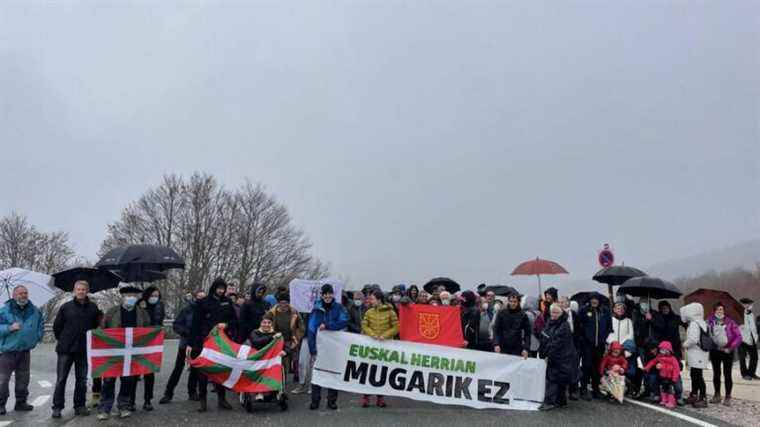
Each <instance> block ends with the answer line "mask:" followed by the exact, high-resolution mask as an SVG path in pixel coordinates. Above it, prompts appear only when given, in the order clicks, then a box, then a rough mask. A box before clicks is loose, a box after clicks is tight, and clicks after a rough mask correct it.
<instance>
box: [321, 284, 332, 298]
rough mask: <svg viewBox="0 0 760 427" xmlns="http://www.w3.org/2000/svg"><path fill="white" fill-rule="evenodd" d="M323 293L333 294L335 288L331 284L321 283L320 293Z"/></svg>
mask: <svg viewBox="0 0 760 427" xmlns="http://www.w3.org/2000/svg"><path fill="white" fill-rule="evenodd" d="M324 294H335V289H333V287H332V285H331V284H329V283H325V284H324V285H322V295H324Z"/></svg>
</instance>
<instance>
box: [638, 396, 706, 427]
mask: <svg viewBox="0 0 760 427" xmlns="http://www.w3.org/2000/svg"><path fill="white" fill-rule="evenodd" d="M625 401H626V402H629V403H633V404H634V405H639V406H643V407H645V408H648V409H651V410H653V411H657V412H660V413H663V414H667V415H670V416H671V417H676V418H678V419H681V420H684V421H686V422H689V423H692V424H694V425H698V426H702V427H717V426H716V425H715V424H710V423H708V422H707V421H702V420H700V419H698V418H694V417H690V416H688V415H684V414H681V413H679V412H675V411H671V410H669V409H665V408H663V407H661V406H655V405H650V404H648V403H644V402H639V401H638V400H632V399H628V398H626V399H625Z"/></svg>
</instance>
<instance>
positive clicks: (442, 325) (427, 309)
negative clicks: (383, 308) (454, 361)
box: [399, 304, 464, 347]
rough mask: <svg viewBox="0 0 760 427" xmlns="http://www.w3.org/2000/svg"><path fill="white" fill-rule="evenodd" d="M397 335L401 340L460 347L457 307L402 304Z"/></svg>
mask: <svg viewBox="0 0 760 427" xmlns="http://www.w3.org/2000/svg"><path fill="white" fill-rule="evenodd" d="M399 322H400V329H399V337H400V338H401V340H402V341H414V342H418V343H423V344H437V345H446V346H449V347H462V346H463V345H464V337H463V336H462V321H461V313H460V309H459V307H446V306H435V305H425V304H402V305H401V307H400V308H399Z"/></svg>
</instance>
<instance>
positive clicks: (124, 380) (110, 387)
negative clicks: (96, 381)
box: [98, 377, 137, 413]
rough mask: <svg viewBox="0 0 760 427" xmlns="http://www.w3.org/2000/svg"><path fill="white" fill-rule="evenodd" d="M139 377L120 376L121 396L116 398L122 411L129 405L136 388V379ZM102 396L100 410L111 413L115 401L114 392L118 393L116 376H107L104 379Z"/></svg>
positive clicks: (117, 404)
mask: <svg viewBox="0 0 760 427" xmlns="http://www.w3.org/2000/svg"><path fill="white" fill-rule="evenodd" d="M136 379H137V377H120V378H119V396H118V398H117V399H116V400H117V403H116V407H117V408H119V410H120V411H122V410H125V409H127V407H129V404H130V402H129V400H130V397H131V396H132V391H133V390H134V388H135V380H136ZM102 390H103V391H102V396H101V397H100V406H99V408H98V409H99V410H100V412H105V413H111V409H112V408H113V402H114V394H115V393H116V378H105V379H104V380H103V389H102Z"/></svg>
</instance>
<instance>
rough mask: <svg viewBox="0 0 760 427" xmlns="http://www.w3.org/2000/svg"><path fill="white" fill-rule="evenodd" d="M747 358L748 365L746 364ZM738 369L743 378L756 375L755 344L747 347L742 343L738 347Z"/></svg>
mask: <svg viewBox="0 0 760 427" xmlns="http://www.w3.org/2000/svg"><path fill="white" fill-rule="evenodd" d="M747 356H749V365H748V364H747ZM739 369H740V370H741V372H742V376H743V377H747V376H749V377H751V376H754V375H756V373H757V344H755V345H749V344H744V343H742V344H741V345H740V346H739Z"/></svg>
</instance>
